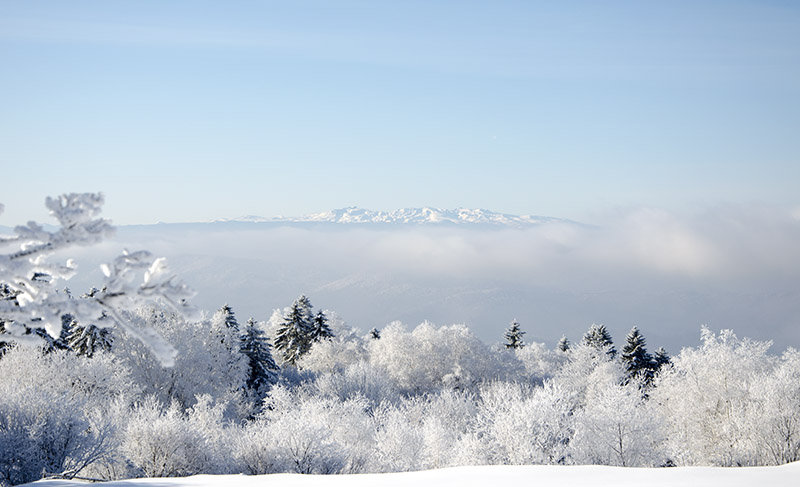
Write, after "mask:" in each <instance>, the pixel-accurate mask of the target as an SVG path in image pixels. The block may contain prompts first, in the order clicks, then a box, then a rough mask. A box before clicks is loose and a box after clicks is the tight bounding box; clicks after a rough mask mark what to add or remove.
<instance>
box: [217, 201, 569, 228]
mask: <svg viewBox="0 0 800 487" xmlns="http://www.w3.org/2000/svg"><path fill="white" fill-rule="evenodd" d="M215 221H216V222H247V223H342V224H345V223H358V224H365V223H380V224H394V225H399V224H402V225H422V224H456V225H463V224H480V225H498V226H511V227H524V226H529V225H539V224H542V223H552V222H565V221H566V220H561V219H558V218H551V217H544V216H533V215H522V216H520V215H510V214H506V213H498V212H494V211H490V210H484V209H467V208H457V209H454V210H443V209H440V208H429V207H423V208H401V209H398V210H393V211H374V210H367V209H364V208H358V207H354V206H351V207H348V208H340V209H337V210H331V211H325V212H322V213H312V214H310V215H305V216H301V217H291V218H289V217H274V218H265V217H260V216H255V215H247V216H242V217H239V218H232V219H222V220H215Z"/></svg>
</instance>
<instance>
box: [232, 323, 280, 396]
mask: <svg viewBox="0 0 800 487" xmlns="http://www.w3.org/2000/svg"><path fill="white" fill-rule="evenodd" d="M270 348H271V347H270V344H269V340H268V339H267V337H266V336H265V335H264V332H263V331H262V330H261V329H260V328H259V327H258V324H257V323H256V321H255V320H254V319H253V318H250V319H249V320H247V325H245V328H244V334H243V335H242V349H241V350H242V353H243V354H244V355H245V356H246V357H247V371H248V373H247V381H246V382H245V386H246V387H247V390H248V391H250V393H251V394H253V395H255V396H256V397H260V398H263V397H264V396H265V395H266V393H267V391H268V390H269V388H270V387H272V385H273V384H275V382H277V379H278V371H279V370H280V368H279V367H278V365H277V364H276V363H275V360H274V359H273V358H272V352H271V351H270Z"/></svg>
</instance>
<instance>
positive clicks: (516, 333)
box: [503, 320, 525, 349]
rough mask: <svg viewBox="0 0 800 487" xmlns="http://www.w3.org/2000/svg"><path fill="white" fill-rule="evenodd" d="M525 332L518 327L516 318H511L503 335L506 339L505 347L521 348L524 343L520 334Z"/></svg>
mask: <svg viewBox="0 0 800 487" xmlns="http://www.w3.org/2000/svg"><path fill="white" fill-rule="evenodd" d="M524 334H525V332H524V331H522V329H521V328H520V327H519V323H517V320H513V321H512V322H511V325H510V326H509V327H508V329H507V330H506V333H505V335H503V337H504V338H505V339H506V343H505V346H506V348H514V349H516V348H522V347H524V346H525V344H524V343H523V342H522V335H524Z"/></svg>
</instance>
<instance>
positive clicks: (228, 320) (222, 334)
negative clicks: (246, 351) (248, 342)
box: [211, 303, 241, 353]
mask: <svg viewBox="0 0 800 487" xmlns="http://www.w3.org/2000/svg"><path fill="white" fill-rule="evenodd" d="M211 329H212V331H211V333H212V334H213V335H214V339H216V340H219V342H220V343H221V344H222V345H223V346H224V347H225V349H226V350H228V351H229V352H231V353H233V352H238V351H239V349H240V348H241V343H240V338H241V337H240V332H239V322H238V321H236V315H235V314H234V312H233V309H232V308H231V307H230V306H229V305H228V304H227V303H226V304H225V305H223V306H222V307H221V308H220V309H219V310H218V311H217V312H216V313H215V314H214V318H213V319H212V323H211Z"/></svg>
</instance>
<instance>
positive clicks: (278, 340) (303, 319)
mask: <svg viewBox="0 0 800 487" xmlns="http://www.w3.org/2000/svg"><path fill="white" fill-rule="evenodd" d="M311 309H312V308H311V302H310V301H309V300H308V298H306V297H305V296H300V297H299V298H297V299H296V300H295V301H294V303H292V306H291V308H290V309H289V313H288V314H287V315H286V316H285V317H284V322H283V323H281V325H280V327H279V328H278V331H277V333H276V336H275V349H277V350H279V351H280V352H281V354H282V355H283V361H284V362H286V363H288V364H290V365H296V364H297V361H298V360H299V359H300V357H302V356H303V355H305V353H306V352H308V351H309V349H310V348H311V332H312V330H313V324H312V317H311Z"/></svg>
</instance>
